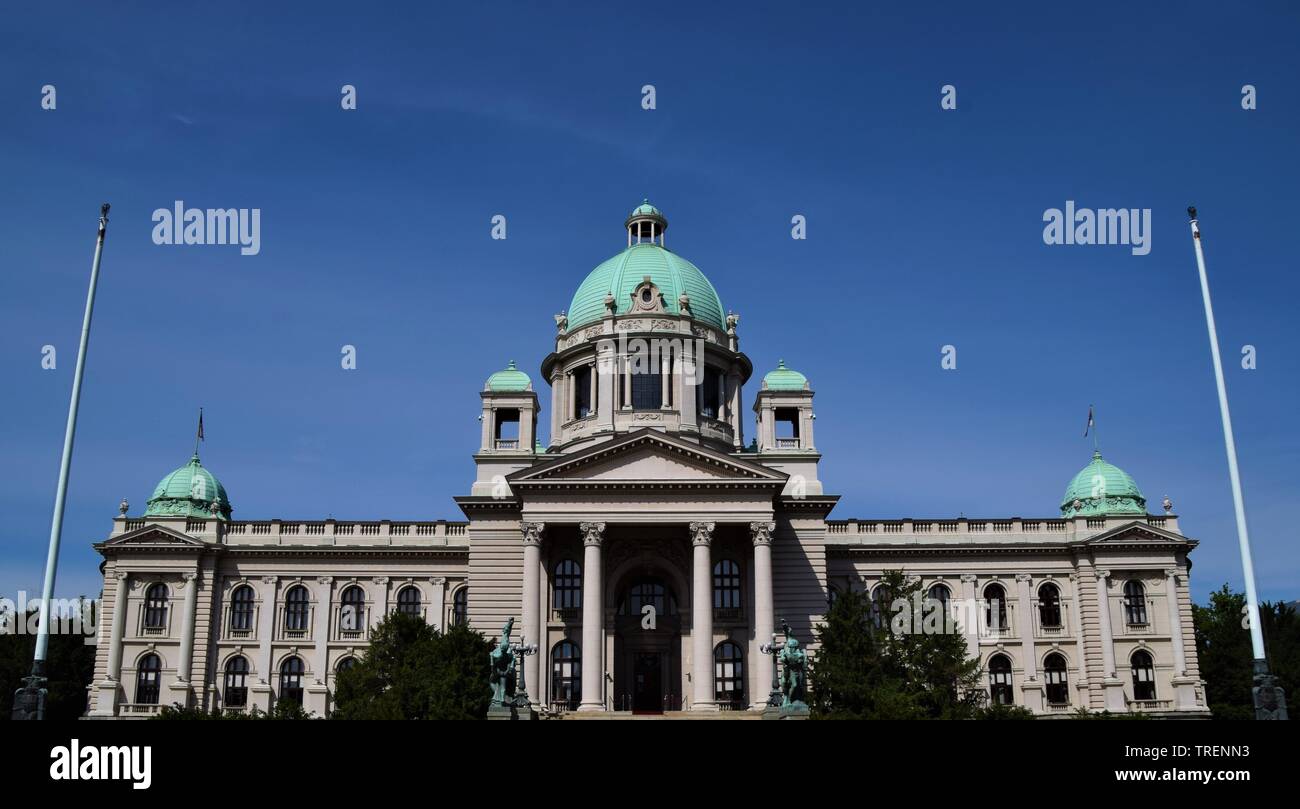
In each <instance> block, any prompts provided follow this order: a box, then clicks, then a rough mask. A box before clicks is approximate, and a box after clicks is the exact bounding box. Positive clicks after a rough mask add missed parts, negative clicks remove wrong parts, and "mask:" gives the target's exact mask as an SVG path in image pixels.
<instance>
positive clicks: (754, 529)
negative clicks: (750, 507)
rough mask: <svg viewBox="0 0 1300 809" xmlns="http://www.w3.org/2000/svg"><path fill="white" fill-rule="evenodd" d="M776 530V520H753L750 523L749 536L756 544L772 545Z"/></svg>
mask: <svg viewBox="0 0 1300 809" xmlns="http://www.w3.org/2000/svg"><path fill="white" fill-rule="evenodd" d="M775 530H776V523H774V522H751V523H750V524H749V536H750V538H751V539H752V540H753V541H754V544H755V545H771V544H772V532H773V531H775Z"/></svg>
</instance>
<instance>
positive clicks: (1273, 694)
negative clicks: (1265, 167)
mask: <svg viewBox="0 0 1300 809" xmlns="http://www.w3.org/2000/svg"><path fill="white" fill-rule="evenodd" d="M1187 215H1188V216H1189V217H1191V222H1190V225H1191V228H1192V246H1193V247H1194V248H1195V249H1196V268H1197V270H1198V271H1199V272H1200V276H1201V298H1202V299H1203V300H1204V302H1205V326H1206V329H1207V330H1208V331H1209V334H1210V356H1211V357H1212V358H1213V359H1214V381H1215V382H1216V383H1217V385H1218V388H1219V416H1220V418H1221V419H1222V421H1223V444H1224V448H1225V450H1226V451H1227V453H1228V477H1229V478H1230V479H1231V481H1232V506H1233V510H1234V511H1235V512H1236V517H1237V544H1238V546H1239V547H1240V550H1241V567H1242V572H1243V573H1244V574H1245V578H1246V615H1247V617H1248V618H1249V620H1250V646H1251V652H1252V654H1253V656H1254V659H1255V688H1254V698H1255V718H1256V719H1286V718H1287V714H1286V694H1285V693H1284V692H1283V690H1282V689H1281V688H1279V687H1278V685H1277V679H1276V678H1275V677H1273V675H1271V674H1269V671H1268V659H1267V657H1266V656H1265V653H1264V630H1263V627H1261V626H1260V623H1259V600H1258V598H1257V596H1256V594H1255V564H1254V562H1253V561H1252V560H1251V556H1250V534H1249V532H1248V531H1247V529H1246V504H1245V501H1244V499H1243V496H1242V493H1241V474H1240V472H1239V471H1238V469H1237V442H1236V441H1235V440H1234V439H1233V436H1232V416H1231V414H1230V413H1229V412H1228V389H1227V386H1226V385H1225V384H1224V381H1223V361H1222V359H1221V358H1220V357H1219V333H1218V330H1217V329H1215V327H1214V307H1213V306H1211V304H1210V281H1209V277H1208V276H1207V275H1206V273H1205V253H1204V251H1203V250H1202V249H1201V226H1200V223H1199V222H1198V221H1197V219H1196V208H1194V207H1191V208H1188V209H1187Z"/></svg>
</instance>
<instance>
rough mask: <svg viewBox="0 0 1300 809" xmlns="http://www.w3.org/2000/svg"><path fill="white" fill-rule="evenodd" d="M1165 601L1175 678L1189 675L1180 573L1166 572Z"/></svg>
mask: <svg viewBox="0 0 1300 809" xmlns="http://www.w3.org/2000/svg"><path fill="white" fill-rule="evenodd" d="M1165 592H1166V593H1167V595H1166V596H1165V601H1166V602H1167V603H1168V605H1169V639H1170V640H1171V641H1172V642H1173V645H1174V676H1175V677H1183V676H1185V675H1186V674H1187V652H1186V651H1184V649H1183V624H1182V621H1181V620H1180V615H1179V611H1178V571H1177V570H1175V569H1174V568H1169V569H1167V570H1166V571H1165Z"/></svg>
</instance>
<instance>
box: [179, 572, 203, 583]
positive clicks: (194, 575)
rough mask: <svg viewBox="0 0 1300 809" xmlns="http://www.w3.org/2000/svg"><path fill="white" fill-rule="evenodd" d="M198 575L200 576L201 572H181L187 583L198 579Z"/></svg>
mask: <svg viewBox="0 0 1300 809" xmlns="http://www.w3.org/2000/svg"><path fill="white" fill-rule="evenodd" d="M198 577H199V574H197V573H182V574H181V578H182V579H184V580H185V583H186V584H188V583H190V582H192V581H194V580H195V579H197V578H198Z"/></svg>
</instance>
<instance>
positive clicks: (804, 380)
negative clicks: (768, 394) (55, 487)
mask: <svg viewBox="0 0 1300 809" xmlns="http://www.w3.org/2000/svg"><path fill="white" fill-rule="evenodd" d="M807 387H808V377H806V376H804V375H803V374H801V373H799V372H798V371H796V370H794V369H793V368H787V367H785V360H778V361H777V363H776V370H775V371H768V372H767V375H766V376H764V377H763V389H764V390H804V389H806V388H807Z"/></svg>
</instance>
